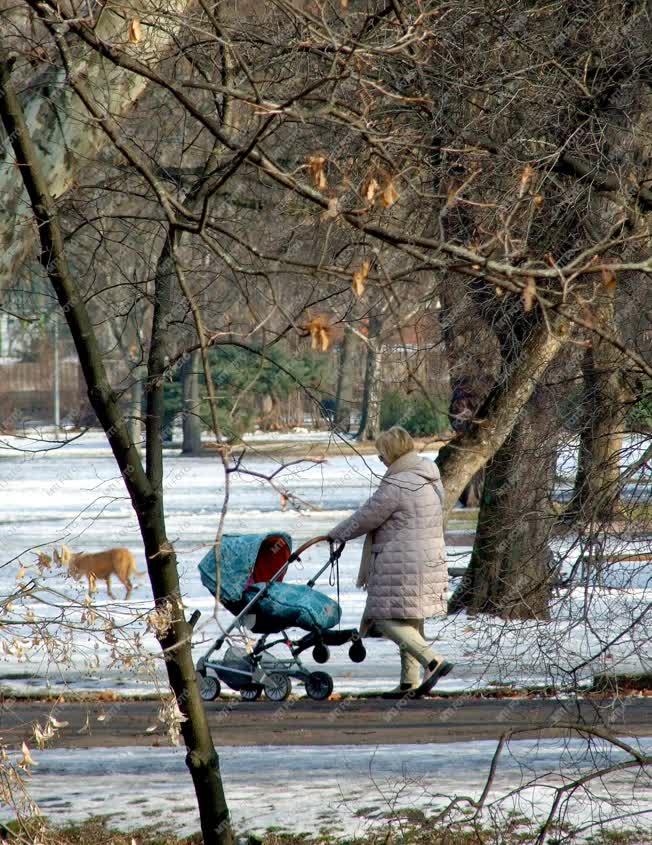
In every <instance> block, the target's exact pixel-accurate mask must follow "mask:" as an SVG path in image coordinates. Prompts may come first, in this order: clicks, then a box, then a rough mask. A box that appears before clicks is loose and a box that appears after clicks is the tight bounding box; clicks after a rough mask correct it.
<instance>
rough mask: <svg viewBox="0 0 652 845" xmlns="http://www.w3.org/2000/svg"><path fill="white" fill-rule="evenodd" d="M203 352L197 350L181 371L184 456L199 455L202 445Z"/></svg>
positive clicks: (182, 450)
mask: <svg viewBox="0 0 652 845" xmlns="http://www.w3.org/2000/svg"><path fill="white" fill-rule="evenodd" d="M201 365H202V364H201V352H200V351H199V350H198V349H197V350H195V351H194V352H192V353H191V354H190V355H189V356H188V358H187V359H186V360H185V361H184V364H183V368H182V371H181V384H182V392H183V446H182V448H181V452H182V454H184V455H199V454H201V451H202V444H201V427H202V426H201V416H200V414H199V405H200V397H199V370H200V367H201Z"/></svg>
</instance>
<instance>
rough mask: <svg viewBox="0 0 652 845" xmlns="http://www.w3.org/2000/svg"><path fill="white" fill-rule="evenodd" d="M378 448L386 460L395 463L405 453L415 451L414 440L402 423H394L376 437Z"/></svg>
mask: <svg viewBox="0 0 652 845" xmlns="http://www.w3.org/2000/svg"><path fill="white" fill-rule="evenodd" d="M376 449H378V454H379V455H380V457H381V458H384V460H385V462H386V463H387V464H388V465H389V464H393V463H394V461H397V460H398V459H399V458H400V457H402V456H403V455H406V454H407V453H408V452H413V451H414V440H412V437H411V436H410V435H409V434H408V432H407V431H406V430H405V429H404V428H402V427H401V426H400V425H393V426H392V427H391V428H388V429H387V431H383V432H381V433H380V434H379V435H378V437H377V438H376Z"/></svg>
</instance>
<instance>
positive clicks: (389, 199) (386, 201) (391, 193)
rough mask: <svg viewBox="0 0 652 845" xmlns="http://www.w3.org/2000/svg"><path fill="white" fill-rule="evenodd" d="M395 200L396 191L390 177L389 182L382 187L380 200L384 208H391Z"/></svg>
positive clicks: (396, 196)
mask: <svg viewBox="0 0 652 845" xmlns="http://www.w3.org/2000/svg"><path fill="white" fill-rule="evenodd" d="M397 200H398V191H397V190H396V187H395V185H394V182H393V181H392V180H391V179H390V180H389V182H388V183H387V184H386V185H385V187H384V188H383V193H382V195H381V201H382V204H383V205H384V206H385V208H391V207H392V206H393V205H394V203H395V202H396V201H397Z"/></svg>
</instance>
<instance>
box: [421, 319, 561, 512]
mask: <svg viewBox="0 0 652 845" xmlns="http://www.w3.org/2000/svg"><path fill="white" fill-rule="evenodd" d="M552 328H553V331H550V330H549V327H548V326H547V325H545V323H543V322H542V323H541V324H540V325H539V326H538V327H536V328H535V329H534V330H533V331H532V334H531V336H530V338H529V339H528V340H527V342H526V343H525V344H524V345H523V347H522V348H521V349H520V351H519V355H518V357H517V358H516V360H515V361H514V363H513V364H512V366H511V367H510V368H509V370H508V372H507V373H506V375H505V377H504V378H503V379H501V381H500V383H499V384H498V385H497V386H496V387H495V388H494V389H493V390H492V391H491V392H490V394H489V396H488V397H487V399H486V400H485V401H484V402H483V404H482V407H481V408H480V409H479V411H478V414H477V419H476V420H475V421H474V422H473V423H472V424H471V425H470V427H469V429H468V431H467V432H466V433H464V434H462V435H460V436H459V437H456V438H455V439H454V440H453V441H451V442H450V443H449V444H447V445H446V446H444V448H443V449H442V450H441V451H440V453H439V455H438V457H437V465H438V466H439V471H440V473H441V478H442V482H443V484H444V490H445V491H446V516H448V514H449V513H450V511H451V510H452V509H453V508H454V507H455V504H456V502H457V500H458V499H459V497H460V495H461V493H462V491H463V490H464V488H465V487H466V485H467V484H468V483H469V481H470V480H471V479H472V478H473V476H474V475H475V473H476V472H477V471H478V470H480V469H482V467H483V466H484V465H485V464H486V463H487V461H489V460H490V459H491V458H492V457H493V456H494V455H495V454H496V453H497V451H498V449H500V447H501V446H502V444H503V443H504V442H505V440H506V439H507V438H508V437H509V435H510V433H511V431H512V429H513V428H514V425H515V424H516V421H517V420H518V419H519V416H520V414H521V412H522V410H523V408H524V407H525V405H526V404H527V403H528V401H529V399H530V397H531V396H532V394H533V392H534V389H535V388H536V385H537V383H538V382H539V380H540V379H541V377H542V375H543V374H544V373H545V371H546V369H547V368H548V366H549V365H550V364H551V362H552V361H553V360H554V358H555V357H556V355H557V353H558V352H559V350H560V349H561V347H562V346H563V343H564V340H565V336H566V335H565V331H564V329H565V326H564V325H563V324H561V325H558V326H553V327H552Z"/></svg>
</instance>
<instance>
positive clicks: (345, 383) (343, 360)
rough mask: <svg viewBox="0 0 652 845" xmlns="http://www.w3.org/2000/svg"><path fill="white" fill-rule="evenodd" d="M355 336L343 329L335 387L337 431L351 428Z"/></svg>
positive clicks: (335, 421)
mask: <svg viewBox="0 0 652 845" xmlns="http://www.w3.org/2000/svg"><path fill="white" fill-rule="evenodd" d="M354 345H355V338H354V337H353V332H351V331H349V330H348V329H345V330H344V337H343V339H342V348H341V349H340V357H339V362H338V371H337V388H336V391H335V419H334V424H335V427H336V428H337V429H338V431H345V432H347V431H349V429H350V428H351V404H352V398H353V397H352V387H353V360H352V358H353V349H354Z"/></svg>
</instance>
